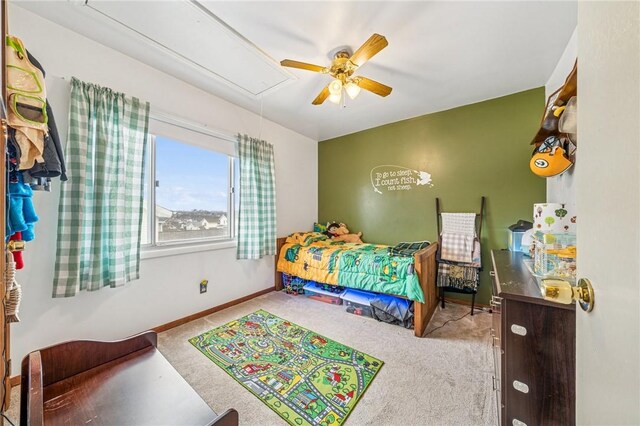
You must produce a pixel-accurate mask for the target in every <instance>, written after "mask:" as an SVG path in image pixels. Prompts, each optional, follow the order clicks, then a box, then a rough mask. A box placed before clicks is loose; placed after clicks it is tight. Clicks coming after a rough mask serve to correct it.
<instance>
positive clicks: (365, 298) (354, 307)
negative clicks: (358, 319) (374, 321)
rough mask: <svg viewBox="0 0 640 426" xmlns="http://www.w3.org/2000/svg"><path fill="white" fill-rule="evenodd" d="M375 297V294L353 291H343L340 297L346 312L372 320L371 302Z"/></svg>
mask: <svg viewBox="0 0 640 426" xmlns="http://www.w3.org/2000/svg"><path fill="white" fill-rule="evenodd" d="M375 297H376V294H374V293H369V292H367V291H359V290H353V289H347V290H345V291H344V293H343V294H342V296H341V298H342V301H343V303H344V305H345V306H346V308H347V312H349V313H350V314H354V315H361V316H364V317H371V318H373V314H372V313H371V300H372V299H374V298H375Z"/></svg>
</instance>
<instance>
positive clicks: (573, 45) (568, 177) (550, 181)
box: [545, 28, 580, 215]
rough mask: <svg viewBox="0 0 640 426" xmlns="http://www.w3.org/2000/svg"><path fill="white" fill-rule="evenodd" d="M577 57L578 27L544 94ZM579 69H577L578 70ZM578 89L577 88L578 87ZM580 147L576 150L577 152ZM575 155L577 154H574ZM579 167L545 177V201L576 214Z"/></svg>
mask: <svg viewBox="0 0 640 426" xmlns="http://www.w3.org/2000/svg"><path fill="white" fill-rule="evenodd" d="M577 57H578V29H577V28H576V29H575V30H574V31H573V35H572V36H571V38H570V39H569V43H567V47H566V48H565V50H564V53H563V54H562V56H561V57H560V60H559V61H558V65H556V68H555V69H554V70H553V73H552V74H551V77H549V81H547V84H546V85H545V94H546V96H547V97H549V96H550V95H551V94H552V93H553V92H555V91H556V90H558V89H559V88H560V87H561V86H562V85H563V84H564V81H565V80H566V78H567V76H568V75H569V73H570V72H571V70H572V69H573V64H574V63H575V62H576V58H577ZM579 71H580V70H578V72H579ZM578 90H579V89H578ZM579 151H580V149H578V151H577V152H576V154H578V153H579ZM576 157H577V155H576ZM576 167H579V165H578V163H577V160H576V165H575V166H574V167H572V168H570V169H569V170H568V171H567V172H565V173H563V174H561V175H560V176H554V177H551V178H547V202H549V203H563V204H566V205H567V208H568V209H569V211H571V212H572V214H576V215H577V213H578V212H577V209H576V190H575V183H574V182H575V178H574V176H575V170H576Z"/></svg>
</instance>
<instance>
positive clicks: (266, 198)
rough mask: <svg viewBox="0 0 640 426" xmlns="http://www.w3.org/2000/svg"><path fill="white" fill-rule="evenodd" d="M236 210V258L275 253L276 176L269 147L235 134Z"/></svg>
mask: <svg viewBox="0 0 640 426" xmlns="http://www.w3.org/2000/svg"><path fill="white" fill-rule="evenodd" d="M238 157H239V159H240V211H239V212H238V252H237V258H238V259H260V258H261V257H262V256H267V255H273V254H276V176H275V174H276V173H275V162H274V158H273V145H271V144H270V143H268V142H265V141H261V140H258V139H253V138H250V137H248V136H247V135H238Z"/></svg>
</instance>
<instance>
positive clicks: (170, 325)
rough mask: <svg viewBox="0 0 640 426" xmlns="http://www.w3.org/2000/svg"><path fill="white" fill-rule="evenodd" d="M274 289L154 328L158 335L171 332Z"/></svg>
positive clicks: (258, 292)
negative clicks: (173, 329)
mask: <svg viewBox="0 0 640 426" xmlns="http://www.w3.org/2000/svg"><path fill="white" fill-rule="evenodd" d="M274 290H275V289H274V287H269V288H265V289H264V290H260V291H256V292H255V293H251V294H248V295H246V296H242V297H241V298H239V299H234V300H231V301H230V302H227V303H223V304H222V305H218V306H214V307H213V308H209V309H206V310H204V311H200V312H196V313H195V314H191V315H187V316H186V317H183V318H179V319H177V320H175V321H171V322H168V323H166V324H162V325H159V326H157V327H154V328H152V330H153V331H155V332H156V333H162V332H163V331H167V330H170V329H172V328H174V327H178V326H179V325H182V324H186V323H188V322H189V321H193V320H197V319H200V318H202V317H206V316H207V315H211V314H213V313H214V312H218V311H221V310H223V309H227V308H230V307H232V306H235V305H239V304H240V303H242V302H246V301H247V300H251V299H255V298H256V297H258V296H262V295H263V294H267V293H271V292H272V291H274Z"/></svg>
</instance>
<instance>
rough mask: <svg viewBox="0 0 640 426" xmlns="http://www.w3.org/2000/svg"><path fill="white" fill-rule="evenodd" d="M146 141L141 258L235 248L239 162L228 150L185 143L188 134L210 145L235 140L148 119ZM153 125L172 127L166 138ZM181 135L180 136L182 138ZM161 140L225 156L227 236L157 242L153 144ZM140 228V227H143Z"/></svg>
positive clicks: (166, 119)
mask: <svg viewBox="0 0 640 426" xmlns="http://www.w3.org/2000/svg"><path fill="white" fill-rule="evenodd" d="M149 121H150V122H149V139H148V140H147V152H146V161H147V167H146V168H145V182H144V186H145V189H146V190H147V194H148V197H147V199H146V200H145V201H146V203H147V212H146V221H147V224H146V228H147V235H148V242H146V243H142V242H141V244H140V252H141V258H143V259H144V258H153V257H161V256H169V255H174V254H182V253H192V252H196V251H205V250H216V249H222V248H229V247H235V246H236V245H237V235H236V228H237V227H236V220H237V212H236V209H235V205H236V196H238V190H237V188H236V186H235V183H236V182H235V180H236V176H235V175H236V172H235V171H236V164H237V162H238V161H239V160H238V157H237V155H231V154H230V153H229V150H228V149H227V150H226V151H227V152H222V150H218V149H215V148H216V147H215V146H211V147H207V146H204V145H205V144H203V143H202V140H201V141H200V143H192V142H190V141H189V134H193V133H196V134H199V136H200V138H201V137H202V136H204V137H205V138H211V143H212V145H215V144H214V141H215V140H217V141H216V142H220V141H222V142H225V143H233V144H235V140H234V139H232V137H230V136H226V135H222V134H219V133H217V132H213V131H210V130H209V129H207V128H201V127H200V126H197V125H194V124H191V123H188V122H185V121H183V120H176V119H173V118H169V117H168V116H164V115H161V116H154V115H151V116H150V120H149ZM154 122H156V124H161V126H160V127H161V128H162V127H165V128H166V125H169V126H171V127H172V130H173V131H172V132H170V133H171V134H170V135H165V134H163V132H162V131H158V129H154V127H157V126H154ZM182 135H184V136H182ZM157 136H160V137H164V138H167V139H170V140H171V141H173V142H175V143H181V144H184V145H188V146H191V147H195V148H199V149H203V150H207V151H211V152H213V153H216V154H221V155H226V156H227V158H228V163H227V177H228V186H227V212H226V214H227V218H228V229H229V233H228V235H225V236H219V237H206V238H192V239H182V240H172V241H159V240H158V234H157V229H156V221H155V215H156V188H157V184H158V177H157V173H156V172H157V170H156V159H157V157H156V153H157V144H156V137H157ZM143 225H144V224H143Z"/></svg>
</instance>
